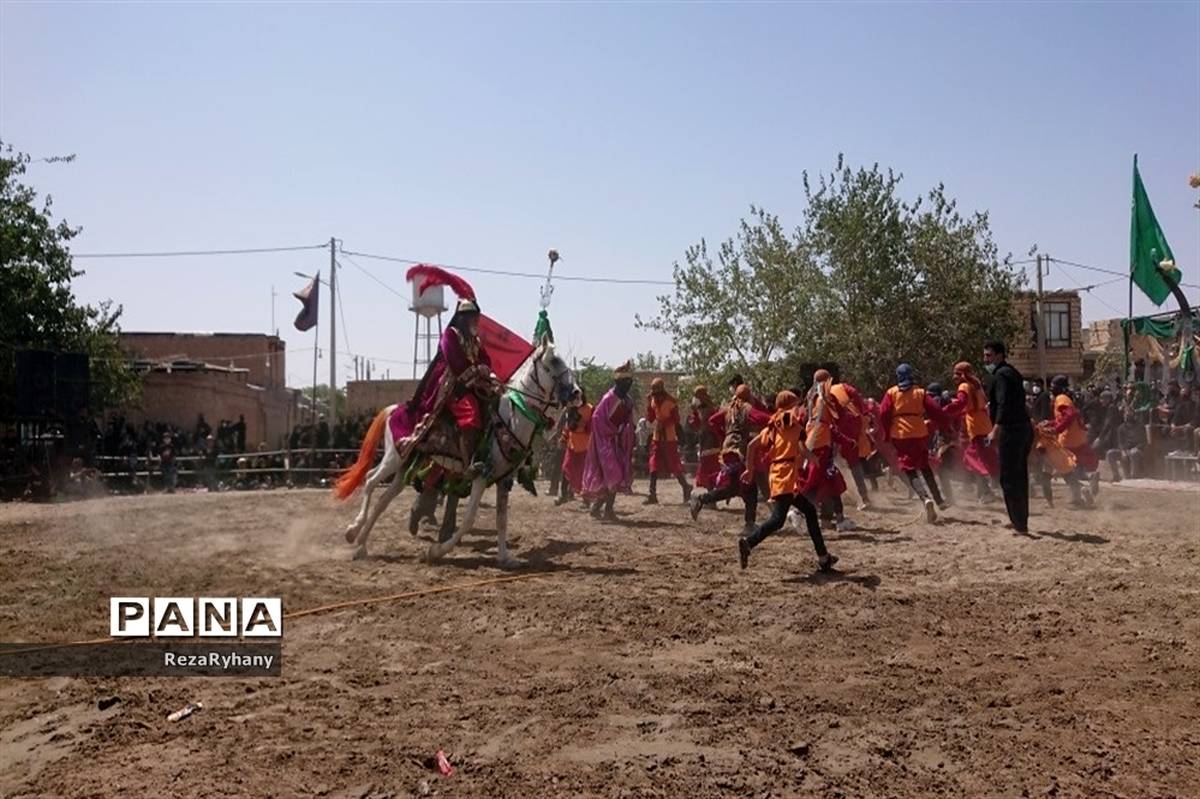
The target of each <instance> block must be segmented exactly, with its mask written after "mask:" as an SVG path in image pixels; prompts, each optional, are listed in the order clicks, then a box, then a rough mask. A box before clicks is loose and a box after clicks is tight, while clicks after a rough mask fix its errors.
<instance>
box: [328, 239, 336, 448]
mask: <svg viewBox="0 0 1200 799" xmlns="http://www.w3.org/2000/svg"><path fill="white" fill-rule="evenodd" d="M336 424H337V239H335V238H334V237H333V236H330V237H329V426H330V428H332V427H333V426H334V425H336Z"/></svg>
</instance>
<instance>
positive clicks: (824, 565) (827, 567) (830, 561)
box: [817, 555, 838, 574]
mask: <svg viewBox="0 0 1200 799" xmlns="http://www.w3.org/2000/svg"><path fill="white" fill-rule="evenodd" d="M837 562H838V556H837V555H826V556H825V557H823V558H818V559H817V566H818V567H819V568H820V569H821V571H823V572H825V573H826V574H828V573H829V572H831V571H833V565H834V564H835V563H837Z"/></svg>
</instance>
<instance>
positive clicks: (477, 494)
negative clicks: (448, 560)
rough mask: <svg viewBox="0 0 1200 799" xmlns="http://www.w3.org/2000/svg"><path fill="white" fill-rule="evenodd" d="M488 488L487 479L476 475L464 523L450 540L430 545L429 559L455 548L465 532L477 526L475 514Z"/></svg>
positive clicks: (432, 559) (431, 559)
mask: <svg viewBox="0 0 1200 799" xmlns="http://www.w3.org/2000/svg"><path fill="white" fill-rule="evenodd" d="M486 488H487V481H486V480H485V479H483V478H482V477H476V478H475V480H474V481H473V482H472V483H471V497H470V499H468V500H467V512H466V515H465V517H464V518H463V521H462V524H460V525H459V526H458V529H457V530H455V531H454V535H452V536H450V539H449V540H448V541H439V542H438V543H436V544H430V545H429V550H428V552H426V553H425V559H426V560H427V561H435V560H437V559H438V558H440V557H441V556H442V555H445V554H446V553H447V552H449V551H450V550H452V549H454V547H455V546H456V545H457V544H458V540H459V539H460V538H462V536H463V533H465V532H467V531H468V530H470V529H472V528H473V527H474V526H475V516H476V515H477V514H478V513H479V502H480V500H482V499H483V492H484V489H486Z"/></svg>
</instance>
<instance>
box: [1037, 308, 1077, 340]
mask: <svg viewBox="0 0 1200 799" xmlns="http://www.w3.org/2000/svg"><path fill="white" fill-rule="evenodd" d="M1043 313H1044V314H1045V315H1046V346H1047V347H1070V346H1071V304H1070V303H1069V302H1047V303H1043Z"/></svg>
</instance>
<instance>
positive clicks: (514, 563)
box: [496, 555, 525, 572]
mask: <svg viewBox="0 0 1200 799" xmlns="http://www.w3.org/2000/svg"><path fill="white" fill-rule="evenodd" d="M496 565H498V566H499V567H500V568H501V569H504V571H507V572H512V571H518V570H519V569H521V568H523V567H524V566H525V561H523V560H521V559H520V558H514V557H512V556H511V555H510V556H508V557H507V558H497V559H496Z"/></svg>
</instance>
